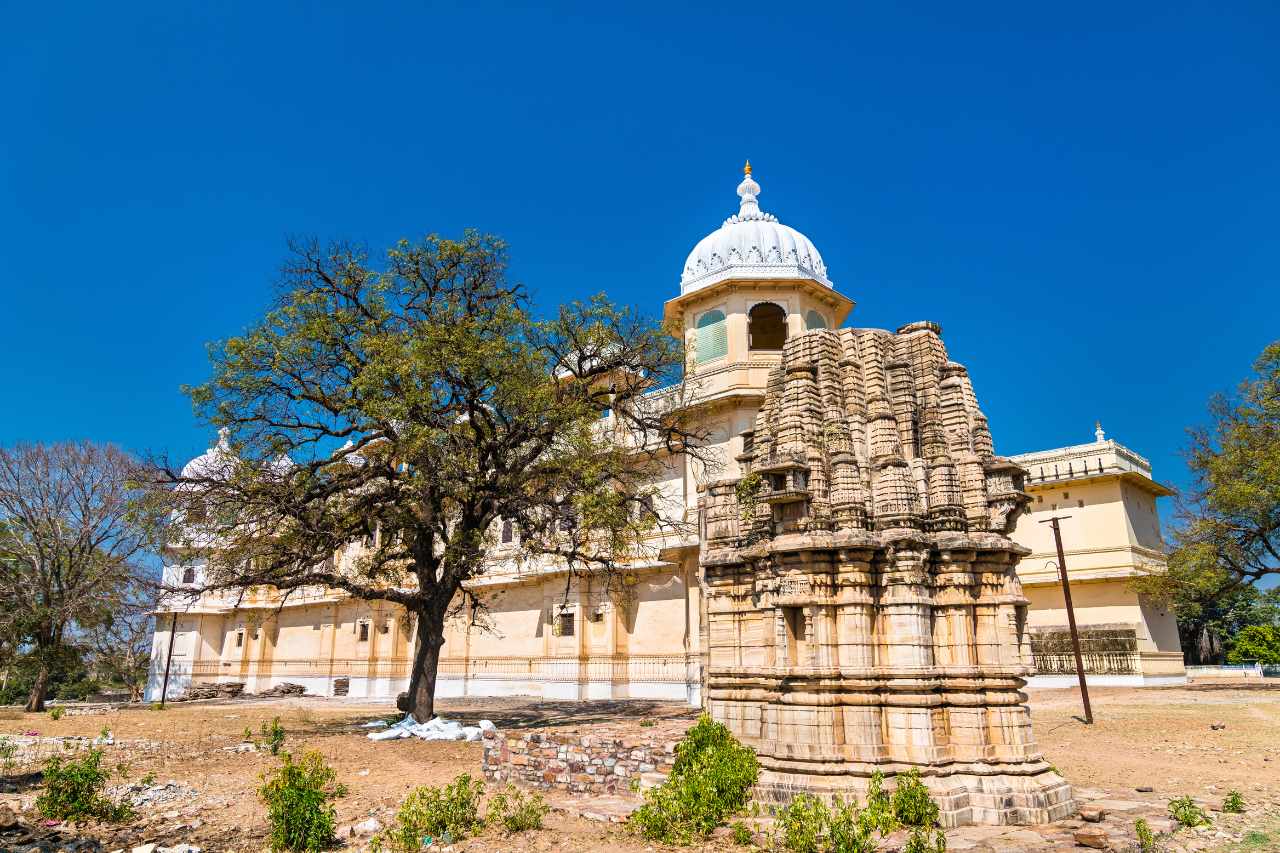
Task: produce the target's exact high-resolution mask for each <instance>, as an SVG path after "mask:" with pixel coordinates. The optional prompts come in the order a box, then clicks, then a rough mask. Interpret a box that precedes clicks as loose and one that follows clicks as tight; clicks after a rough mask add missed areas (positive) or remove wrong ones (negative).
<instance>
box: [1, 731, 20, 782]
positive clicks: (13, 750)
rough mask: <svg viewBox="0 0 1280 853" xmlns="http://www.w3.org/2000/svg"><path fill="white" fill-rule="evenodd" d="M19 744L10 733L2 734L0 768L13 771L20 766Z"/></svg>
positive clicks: (8, 771) (7, 771) (7, 772)
mask: <svg viewBox="0 0 1280 853" xmlns="http://www.w3.org/2000/svg"><path fill="white" fill-rule="evenodd" d="M17 756H18V745H17V744H16V743H14V742H13V741H12V740H11V739H10V738H9V736H8V735H0V770H3V771H4V772H5V774H6V775H7V774H9V773H12V772H13V770H14V768H15V767H17V766H18V758H17Z"/></svg>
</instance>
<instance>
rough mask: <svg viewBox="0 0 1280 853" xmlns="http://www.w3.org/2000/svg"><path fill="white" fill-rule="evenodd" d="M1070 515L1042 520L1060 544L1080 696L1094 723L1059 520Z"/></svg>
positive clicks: (1060, 565)
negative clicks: (1050, 526) (1050, 527)
mask: <svg viewBox="0 0 1280 853" xmlns="http://www.w3.org/2000/svg"><path fill="white" fill-rule="evenodd" d="M1070 517H1071V516H1069V515H1063V516H1054V517H1053V518H1047V519H1045V520H1044V521H1042V522H1040V523H1041V524H1049V525H1052V527H1053V541H1054V544H1055V545H1057V546H1058V574H1059V576H1061V578H1062V600H1063V601H1064V602H1066V605H1067V624H1068V625H1069V626H1070V627H1071V648H1072V650H1074V651H1075V653H1076V677H1077V678H1079V679H1080V698H1081V699H1083V700H1084V721H1085V723H1087V724H1089V725H1092V724H1093V708H1092V707H1091V706H1090V705H1089V685H1088V684H1087V683H1086V682H1085V678H1084V659H1083V658H1081V656H1080V632H1079V631H1077V630H1076V611H1075V608H1074V607H1072V606H1071V582H1070V581H1069V580H1067V558H1066V557H1065V556H1064V555H1063V553H1062V531H1061V529H1059V527H1058V522H1059V521H1060V520H1062V519H1067V518H1070Z"/></svg>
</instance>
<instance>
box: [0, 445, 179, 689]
mask: <svg viewBox="0 0 1280 853" xmlns="http://www.w3.org/2000/svg"><path fill="white" fill-rule="evenodd" d="M136 473H137V462H136V460H135V459H134V458H133V457H131V456H130V455H129V454H127V453H125V452H124V451H122V450H120V449H119V448H117V447H114V446H112V445H101V444H93V443H90V442H76V443H65V444H53V445H42V444H19V445H16V446H14V447H12V448H0V607H2V610H0V636H4V637H5V638H6V639H7V641H8V643H9V644H11V646H12V647H13V648H15V649H21V651H22V659H23V660H24V661H25V664H26V665H27V666H30V667H32V668H33V671H34V677H33V678H32V681H31V687H30V690H29V693H28V696H27V703H26V707H27V710H29V711H39V710H41V709H43V707H44V700H45V696H46V693H47V691H48V687H49V681H50V676H51V674H52V673H53V672H54V671H55V670H56V669H58V668H60V667H64V666H65V660H66V658H67V655H68V646H69V645H70V644H71V643H72V641H73V639H74V638H75V637H76V636H77V634H78V633H79V632H81V631H83V630H87V629H88V628H90V627H92V626H93V625H95V624H97V623H98V622H99V621H100V620H101V619H102V617H103V615H104V614H106V613H109V612H110V611H111V610H112V609H113V608H114V607H115V606H116V604H117V603H118V602H119V600H120V597H121V595H122V593H123V592H124V591H125V590H127V589H129V588H130V587H131V586H132V585H133V584H134V583H136V582H138V581H139V579H140V578H142V577H143V576H144V575H145V569H144V567H143V565H142V562H141V559H142V557H143V556H144V555H145V554H146V553H147V552H148V550H149V549H150V547H151V546H152V545H153V544H154V542H155V541H156V539H155V537H156V535H157V531H158V530H159V529H160V527H161V525H162V522H163V515H162V514H161V513H160V511H159V509H158V508H157V509H150V508H149V506H151V504H150V503H149V501H148V500H147V498H146V496H145V493H144V492H143V491H142V490H141V489H139V488H138V486H137V485H136V484H135V482H134V479H133V478H134V476H135V475H136Z"/></svg>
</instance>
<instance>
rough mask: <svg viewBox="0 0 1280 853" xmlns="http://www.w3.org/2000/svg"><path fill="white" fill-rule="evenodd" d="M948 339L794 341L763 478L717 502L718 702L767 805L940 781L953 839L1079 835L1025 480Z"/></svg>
mask: <svg viewBox="0 0 1280 853" xmlns="http://www.w3.org/2000/svg"><path fill="white" fill-rule="evenodd" d="M939 332H940V330H939V328H938V327H937V326H936V325H935V324H933V323H913V324H910V325H908V326H904V327H902V328H901V329H899V330H898V331H897V332H896V333H890V332H887V331H882V330H875V329H839V330H818V331H813V332H809V333H807V334H804V335H800V336H798V337H793V338H791V339H790V340H788V341H787V343H786V347H785V349H784V351H783V358H782V363H781V364H780V365H779V366H778V367H777V368H776V369H775V370H774V371H773V373H772V375H771V377H770V379H769V383H768V387H767V391H766V396H765V400H764V404H763V406H762V408H761V409H760V411H759V414H758V415H757V417H756V420H755V425H754V427H755V428H754V431H753V432H752V433H749V434H747V435H746V436H744V452H743V453H742V455H741V456H739V457H738V460H739V462H740V463H741V464H742V470H743V471H744V472H746V476H745V477H744V478H743V479H742V480H739V481H720V482H716V483H712V484H710V485H709V486H708V487H707V488H706V492H705V495H704V497H703V502H704V503H703V510H704V518H705V519H706V540H705V547H704V549H703V551H702V557H701V563H702V569H703V573H704V591H705V594H706V609H707V631H708V637H709V644H708V660H707V664H708V669H707V676H706V687H707V693H706V697H707V699H706V703H707V706H708V710H709V711H710V713H711V714H712V716H713V717H715V718H716V719H717V720H720V721H722V722H724V723H725V724H726V725H728V726H729V728H730V729H731V730H732V731H733V732H734V734H735V735H736V736H737V737H739V738H740V739H741V740H742V741H743V742H744V743H746V744H749V745H750V746H751V747H753V748H754V749H755V750H756V752H757V754H758V755H759V757H760V763H761V766H762V772H761V778H760V783H759V789H758V795H759V797H760V798H761V799H763V800H765V801H774V802H781V801H785V800H787V799H789V798H790V797H791V796H792V795H793V794H794V793H796V792H798V791H809V792H812V793H816V794H819V795H822V796H830V795H833V794H843V795H845V796H846V798H847V797H848V796H849V795H854V796H861V795H862V794H863V793H864V792H865V788H866V783H867V780H868V779H869V777H870V776H871V774H872V773H873V772H874V771H876V770H881V771H883V772H884V773H885V775H886V776H887V777H889V780H890V784H892V777H893V776H894V775H895V774H897V773H899V772H905V771H907V770H909V769H911V768H918V769H919V770H920V773H921V775H922V776H923V778H924V780H925V781H926V783H927V784H928V785H929V787H930V789H931V790H932V792H933V794H934V796H935V798H936V799H937V801H938V803H939V805H940V807H941V809H942V820H943V822H944V824H945V825H948V826H955V825H962V824H968V823H984V824H1010V823H1043V822H1047V821H1051V820H1057V819H1060V818H1062V817H1065V816H1067V815H1068V814H1070V813H1071V812H1072V811H1073V809H1074V806H1073V802H1072V797H1071V788H1070V786H1069V785H1068V784H1067V783H1066V782H1065V781H1064V780H1063V779H1062V778H1061V777H1060V776H1058V775H1057V773H1056V772H1054V771H1053V770H1052V769H1051V768H1050V767H1049V765H1048V764H1047V763H1046V762H1045V761H1044V760H1043V758H1042V757H1041V755H1040V753H1039V752H1038V751H1037V750H1036V746H1035V742H1034V740H1033V738H1032V735H1031V722H1030V714H1029V712H1028V709H1027V705H1026V695H1025V694H1024V693H1022V692H1021V690H1022V688H1023V686H1024V685H1025V683H1026V682H1025V677H1026V676H1027V675H1028V674H1029V673H1030V672H1031V665H1030V663H1031V656H1030V648H1029V640H1028V636H1027V630H1026V612H1027V600H1026V598H1025V597H1023V595H1022V588H1021V585H1020V584H1019V582H1018V577H1017V575H1016V574H1015V572H1014V568H1015V566H1016V565H1017V562H1018V559H1019V558H1020V557H1021V556H1022V554H1024V553H1026V551H1025V549H1023V548H1021V547H1020V546H1018V545H1016V544H1014V543H1013V542H1012V541H1011V540H1010V539H1009V537H1008V533H1009V532H1010V531H1011V530H1012V528H1013V524H1014V521H1015V520H1016V518H1017V516H1018V514H1019V513H1020V512H1021V511H1022V510H1023V508H1024V507H1025V505H1026V503H1027V501H1028V498H1027V496H1026V495H1025V494H1024V493H1023V492H1022V484H1023V483H1022V477H1023V471H1022V470H1021V469H1020V468H1019V467H1018V466H1017V465H1014V464H1013V463H1011V462H1009V461H1008V460H1006V459H1003V458H1001V457H998V456H996V455H995V454H994V451H993V449H992V442H991V434H990V432H989V430H988V428H987V422H986V418H985V417H984V416H983V414H982V412H981V411H980V410H979V408H978V404H977V400H976V398H975V396H974V393H973V388H972V385H971V384H970V382H969V377H968V374H967V372H966V371H965V369H964V368H963V367H962V366H960V365H959V364H956V363H954V362H951V361H949V360H948V358H947V353H946V349H945V347H944V346H943V343H942V339H941V338H940V336H939Z"/></svg>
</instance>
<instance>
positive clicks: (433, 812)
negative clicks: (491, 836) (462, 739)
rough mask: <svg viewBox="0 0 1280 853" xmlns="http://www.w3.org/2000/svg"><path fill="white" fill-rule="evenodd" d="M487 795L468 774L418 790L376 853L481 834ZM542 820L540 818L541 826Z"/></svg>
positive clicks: (376, 843) (403, 852) (405, 851)
mask: <svg viewBox="0 0 1280 853" xmlns="http://www.w3.org/2000/svg"><path fill="white" fill-rule="evenodd" d="M483 793H484V783H483V782H481V781H480V780H479V779H472V778H471V775H470V774H468V773H463V774H462V775H461V776H459V777H458V778H456V779H454V780H453V782H451V783H450V784H448V785H445V786H444V787H443V788H435V787H432V786H430V785H423V786H421V787H418V788H414V789H413V790H412V791H410V792H409V796H407V797H405V799H404V802H403V803H401V804H400V811H398V812H397V813H396V822H395V824H393V825H392V826H390V827H388V828H387V829H385V830H383V831H382V832H380V833H378V835H376V836H375V837H374V840H373V849H374V850H391V851H395V853H415V851H418V850H421V849H422V847H423V844H424V842H425V840H426V839H428V838H430V839H431V840H433V841H436V840H443V841H445V843H452V842H454V841H458V840H460V839H463V838H466V837H467V836H468V835H473V834H475V833H476V832H479V831H480V830H481V829H483V828H484V819H483V818H482V817H481V816H480V796H481V795H482V794H483ZM541 820H542V818H541V816H539V817H538V821H539V823H541Z"/></svg>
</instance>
